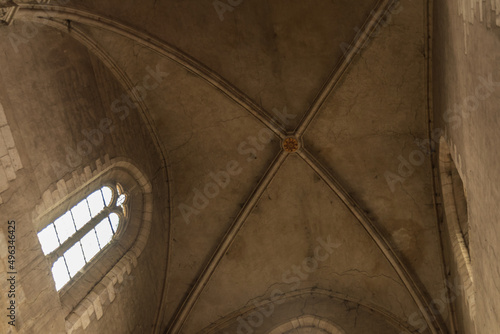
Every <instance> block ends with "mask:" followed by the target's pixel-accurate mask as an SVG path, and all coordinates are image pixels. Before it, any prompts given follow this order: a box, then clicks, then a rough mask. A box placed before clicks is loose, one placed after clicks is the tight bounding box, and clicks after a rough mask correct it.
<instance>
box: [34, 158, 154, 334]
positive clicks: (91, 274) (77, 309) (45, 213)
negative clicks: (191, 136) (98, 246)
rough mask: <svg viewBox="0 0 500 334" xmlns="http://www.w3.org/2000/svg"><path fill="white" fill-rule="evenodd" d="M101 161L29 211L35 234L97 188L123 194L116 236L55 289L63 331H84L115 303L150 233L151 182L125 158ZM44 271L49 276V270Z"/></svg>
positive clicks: (69, 180) (75, 175) (47, 195)
mask: <svg viewBox="0 0 500 334" xmlns="http://www.w3.org/2000/svg"><path fill="white" fill-rule="evenodd" d="M104 160H105V161H104V163H103V162H102V161H101V160H100V159H99V160H97V161H96V164H95V166H96V167H95V168H94V170H92V168H91V167H90V166H88V167H85V168H84V169H83V173H82V174H79V173H76V172H73V174H72V177H71V178H70V179H68V180H60V181H59V182H57V188H56V189H55V190H52V189H49V190H47V191H46V192H45V193H44V194H43V196H42V199H43V201H42V202H41V203H40V204H39V205H37V206H36V209H35V212H34V218H33V223H34V225H35V226H34V227H35V229H36V232H39V231H40V230H41V229H43V228H44V227H45V226H47V225H48V224H50V223H51V222H52V221H53V219H55V218H57V217H58V215H60V214H61V212H62V213H64V212H65V211H67V210H68V209H69V208H71V207H72V205H74V204H76V203H78V202H79V201H80V200H81V199H83V198H85V197H86V196H88V195H89V194H91V193H92V192H93V191H94V190H96V189H98V188H101V187H102V186H105V185H109V184H110V183H111V184H116V183H119V184H120V185H121V186H122V187H123V188H124V189H125V192H126V193H127V194H128V205H129V211H130V212H129V218H128V219H127V220H126V221H125V226H123V227H124V228H122V229H121V231H120V235H119V237H118V238H116V240H114V241H112V244H109V245H107V246H106V247H105V248H106V249H104V248H103V250H102V251H100V252H99V253H98V254H97V255H96V256H95V258H94V259H93V260H92V261H91V263H89V265H88V267H87V268H85V269H84V271H82V273H80V274H78V275H76V276H75V277H74V278H72V279H71V280H70V282H68V283H67V286H65V287H63V288H62V289H61V290H60V291H58V292H57V291H56V293H58V294H59V299H60V302H61V306H62V309H63V312H64V316H65V326H66V332H67V333H72V332H73V331H74V330H76V329H77V328H80V327H82V328H83V329H86V328H87V327H88V325H89V324H90V321H91V318H92V316H93V315H95V319H97V320H99V319H100V318H101V317H102V315H103V313H104V311H105V309H106V306H107V305H109V304H110V303H112V302H113V301H114V299H115V296H116V291H115V286H118V285H119V284H121V283H122V282H123V279H124V278H126V276H127V275H130V273H131V270H132V268H133V267H135V266H137V258H138V257H139V256H140V254H141V253H142V251H143V250H144V248H145V246H146V243H147V239H148V236H149V233H150V230H151V221H152V212H153V196H152V187H151V183H150V182H149V181H148V180H147V178H146V177H145V176H144V174H143V173H142V172H141V171H140V170H139V169H138V168H137V167H136V166H134V165H133V164H132V163H131V162H130V161H128V160H126V159H119V158H117V159H112V160H109V157H108V156H106V157H105V159H104ZM40 252H42V251H41V248H40ZM47 266H49V262H48V260H47ZM48 271H49V272H51V271H50V268H48ZM54 290H55V286H54Z"/></svg>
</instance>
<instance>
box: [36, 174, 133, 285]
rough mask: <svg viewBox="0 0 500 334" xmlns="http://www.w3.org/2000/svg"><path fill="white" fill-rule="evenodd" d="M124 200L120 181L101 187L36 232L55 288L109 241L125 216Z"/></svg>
mask: <svg viewBox="0 0 500 334" xmlns="http://www.w3.org/2000/svg"><path fill="white" fill-rule="evenodd" d="M127 199H128V198H127V194H126V193H125V192H124V191H123V188H122V186H121V185H120V184H119V183H116V184H111V185H106V186H103V187H101V188H100V189H97V190H95V191H94V192H93V193H91V194H90V195H88V196H87V197H86V198H84V199H83V200H81V201H80V202H79V203H78V204H76V205H74V206H73V207H72V208H71V209H69V210H68V211H66V212H65V213H64V214H63V215H61V216H59V217H58V218H57V219H55V220H54V222H52V223H50V224H49V225H47V226H46V227H45V228H44V229H43V230H41V231H40V232H39V233H38V239H39V240H40V244H41V246H42V250H43V253H44V254H45V255H46V256H47V257H48V259H49V262H50V263H51V264H52V275H53V277H54V281H55V284H56V290H58V291H59V290H60V289H61V288H62V287H63V286H64V285H66V284H67V283H68V282H69V281H70V280H71V278H73V277H75V276H76V275H77V274H78V273H79V272H80V271H81V270H82V269H83V268H84V267H85V266H86V265H87V264H88V263H89V262H91V261H92V260H93V259H94V258H95V256H96V255H97V254H98V253H99V252H100V251H102V250H103V249H104V248H105V247H106V246H107V245H109V244H110V243H111V241H112V240H113V238H114V237H115V236H116V235H117V234H118V232H119V230H120V229H121V228H122V226H123V225H124V224H125V221H126V219H127V218H128V212H127V211H128V210H127V202H128V201H127Z"/></svg>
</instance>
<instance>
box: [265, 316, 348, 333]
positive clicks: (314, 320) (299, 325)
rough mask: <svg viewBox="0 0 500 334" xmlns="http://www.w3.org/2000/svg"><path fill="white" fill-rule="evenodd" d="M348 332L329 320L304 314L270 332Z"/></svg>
mask: <svg viewBox="0 0 500 334" xmlns="http://www.w3.org/2000/svg"><path fill="white" fill-rule="evenodd" d="M306 333H310V334H316V333H317V334H346V333H345V331H344V330H343V329H341V328H340V327H338V326H336V325H334V324H332V323H330V322H329V321H327V320H325V319H322V318H319V317H316V316H312V315H304V316H302V317H297V318H294V319H291V320H290V321H288V322H286V323H284V324H282V325H279V326H278V327H276V328H275V329H273V330H272V331H271V332H270V333H269V334H306Z"/></svg>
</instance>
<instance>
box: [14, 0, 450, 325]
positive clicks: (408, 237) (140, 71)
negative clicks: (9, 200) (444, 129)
mask: <svg viewBox="0 0 500 334" xmlns="http://www.w3.org/2000/svg"><path fill="white" fill-rule="evenodd" d="M16 15H17V16H16V17H17V19H19V21H16V22H15V24H14V25H13V26H12V27H11V28H10V29H13V30H12V31H17V32H18V33H19V34H21V33H22V29H23V25H22V22H23V20H25V21H26V22H36V23H37V24H38V25H44V26H45V27H43V28H41V27H40V28H39V29H40V31H41V32H42V33H44V34H45V30H46V29H47V30H52V29H58V30H59V31H61V32H63V33H64V34H68V35H69V36H70V37H72V38H74V39H75V40H76V41H75V42H74V43H76V44H80V45H83V46H84V47H86V48H87V49H88V50H89V52H90V54H92V57H93V58H96V59H98V60H99V62H101V63H102V64H104V65H105V67H106V68H107V70H109V71H110V72H111V73H112V74H113V75H114V77H115V79H116V81H117V82H118V83H119V84H120V85H121V86H122V87H123V89H125V90H126V91H128V92H129V95H130V96H131V103H133V104H131V105H130V108H129V109H131V110H135V111H137V112H139V113H140V115H141V117H142V122H143V123H144V124H145V125H146V126H145V128H146V129H147V131H148V132H149V134H150V136H151V137H152V138H153V141H154V142H155V143H156V149H157V150H156V152H157V154H158V156H159V157H160V158H161V160H162V161H164V162H165V165H166V167H167V171H168V179H169V183H168V189H165V191H167V190H168V194H169V196H168V200H166V201H165V202H161V203H155V205H156V206H158V207H163V208H165V212H166V213H165V215H164V219H163V221H161V222H160V221H158V222H156V224H164V225H165V226H166V228H168V231H169V241H168V244H165V245H163V246H164V247H165V248H168V256H167V258H161V259H159V260H158V261H164V262H165V263H166V272H165V274H164V275H165V277H164V279H163V278H162V281H164V283H163V288H162V292H161V306H160V307H159V310H158V317H157V318H158V319H157V323H156V327H155V328H156V331H157V332H162V331H167V332H169V333H199V332H210V333H219V332H220V333H224V332H227V333H229V332H236V331H238V330H240V331H241V330H242V328H247V329H243V330H247V331H249V328H250V329H251V330H254V331H255V332H258V333H261V332H262V333H267V332H270V331H271V330H272V329H273V328H276V327H277V326H279V325H282V324H284V323H286V322H288V321H291V320H292V319H295V318H299V317H301V316H316V317H318V318H321V319H327V320H329V321H331V322H332V323H335V324H336V325H338V326H339V327H340V328H342V329H343V330H344V331H345V333H366V332H370V333H401V332H413V331H419V332H422V333H445V332H446V329H445V327H444V325H443V323H444V319H442V318H440V317H439V316H436V315H435V314H434V313H433V312H431V311H429V308H430V305H429V302H430V300H432V298H433V297H435V296H438V295H439V294H440V293H442V291H443V289H445V286H444V284H443V272H444V270H443V265H442V255H441V248H440V241H439V240H440V239H439V230H438V222H437V216H436V210H435V205H434V179H433V173H432V168H433V167H432V165H431V160H430V158H429V156H427V155H424V154H422V153H421V152H420V151H418V154H416V153H415V143H420V142H422V141H424V140H425V139H426V138H428V137H429V134H428V131H429V109H428V80H429V77H428V65H429V59H428V56H427V55H428V45H427V39H428V22H427V17H428V16H427V4H426V1H410V0H402V1H389V0H380V1H374V0H357V1H352V0H338V1H314V2H304V1H295V0H294V1H289V0H288V1H285V0H273V1H264V0H258V1H251V2H250V1H234V0H233V1H228V2H226V1H215V2H212V1H203V2H202V1H196V0H183V1H161V2H157V1H151V0H148V1H141V2H137V1H131V0H126V1H124V0H121V1H115V0H111V1H105V2H103V1H96V0H79V1H77V0H74V1H70V2H69V3H67V4H65V5H64V6H63V5H57V4H56V3H51V4H50V5H48V6H43V5H31V4H23V5H20V10H19V11H18V13H16ZM16 29H17V30H16ZM37 38H38V37H37ZM80 47H81V46H80ZM60 52H65V51H64V50H60ZM100 84H101V85H103V86H104V87H105V86H106V82H105V80H103V81H102V82H101V83H100ZM126 103H127V101H125V100H122V101H121V102H120V103H119V104H115V105H112V107H111V110H112V111H113V112H116V113H117V114H118V115H120V113H121V112H123V109H120V107H123V106H125V105H126ZM289 138H291V139H289ZM288 139H289V140H288ZM285 143H286V145H285ZM294 144H295V145H296V146H295V147H293V146H294ZM290 147H292V149H290ZM158 186H159V185H158ZM152 238H154V236H152ZM258 314H260V315H261V316H258ZM242 324H244V325H242Z"/></svg>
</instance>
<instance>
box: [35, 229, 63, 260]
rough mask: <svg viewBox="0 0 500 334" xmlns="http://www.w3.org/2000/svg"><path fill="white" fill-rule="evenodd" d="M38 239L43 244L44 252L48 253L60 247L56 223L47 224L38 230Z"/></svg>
mask: <svg viewBox="0 0 500 334" xmlns="http://www.w3.org/2000/svg"><path fill="white" fill-rule="evenodd" d="M38 240H40V244H41V245H42V251H43V254H45V255H47V254H50V253H51V252H52V251H54V250H55V249H56V248H57V247H59V241H58V240H57V234H56V230H55V228H54V224H49V225H47V227H46V228H44V229H43V230H41V231H40V232H38Z"/></svg>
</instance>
